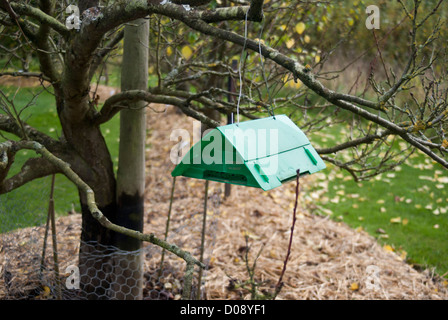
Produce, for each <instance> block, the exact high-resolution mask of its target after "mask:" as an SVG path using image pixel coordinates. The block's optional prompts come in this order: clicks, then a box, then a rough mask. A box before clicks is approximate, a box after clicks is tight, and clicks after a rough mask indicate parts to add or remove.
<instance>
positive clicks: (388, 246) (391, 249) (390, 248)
mask: <svg viewBox="0 0 448 320" xmlns="http://www.w3.org/2000/svg"><path fill="white" fill-rule="evenodd" d="M383 249H384V250H386V251H388V252H394V248H392V247H391V246H390V245H388V244H385V245H384V246H383Z"/></svg>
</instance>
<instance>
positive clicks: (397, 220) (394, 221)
mask: <svg viewBox="0 0 448 320" xmlns="http://www.w3.org/2000/svg"><path fill="white" fill-rule="evenodd" d="M390 223H401V217H396V218H392V219H390Z"/></svg>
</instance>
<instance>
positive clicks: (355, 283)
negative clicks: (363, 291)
mask: <svg viewBox="0 0 448 320" xmlns="http://www.w3.org/2000/svg"><path fill="white" fill-rule="evenodd" d="M350 290H352V291H357V290H359V284H358V283H357V282H353V283H352V284H351V285H350Z"/></svg>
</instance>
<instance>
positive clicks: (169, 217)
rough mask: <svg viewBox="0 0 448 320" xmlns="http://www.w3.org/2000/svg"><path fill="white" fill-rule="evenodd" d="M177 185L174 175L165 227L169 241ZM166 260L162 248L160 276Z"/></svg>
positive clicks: (166, 237)
mask: <svg viewBox="0 0 448 320" xmlns="http://www.w3.org/2000/svg"><path fill="white" fill-rule="evenodd" d="M175 185H176V177H173V186H172V187H171V197H170V207H169V209H168V217H167V220H166V227H165V241H167V239H168V232H169V230H170V220H171V208H172V207H173V198H174V187H175ZM164 260H165V249H163V250H162V258H161V259H160V269H159V278H160V277H161V276H162V270H163V262H164Z"/></svg>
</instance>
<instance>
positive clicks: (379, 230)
mask: <svg viewBox="0 0 448 320" xmlns="http://www.w3.org/2000/svg"><path fill="white" fill-rule="evenodd" d="M375 232H376V233H381V234H386V231H384V230H383V229H381V228H378V229H376V231H375Z"/></svg>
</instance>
